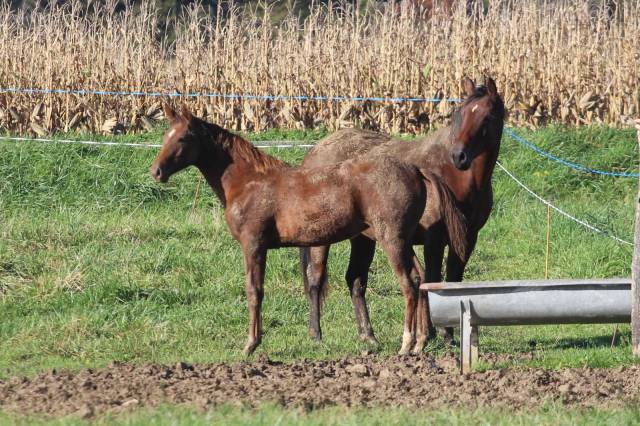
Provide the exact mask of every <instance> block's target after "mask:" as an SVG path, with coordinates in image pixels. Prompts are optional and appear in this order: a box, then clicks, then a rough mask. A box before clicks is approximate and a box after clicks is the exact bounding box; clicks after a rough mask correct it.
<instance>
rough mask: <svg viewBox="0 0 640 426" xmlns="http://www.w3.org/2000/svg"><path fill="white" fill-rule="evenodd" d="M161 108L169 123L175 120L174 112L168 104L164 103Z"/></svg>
mask: <svg viewBox="0 0 640 426" xmlns="http://www.w3.org/2000/svg"><path fill="white" fill-rule="evenodd" d="M162 108H163V109H164V116H165V117H167V120H169V121H170V122H171V123H173V122H174V121H176V112H175V111H174V110H173V108H171V107H170V106H169V104H167V103H165V104H164V105H163V106H162Z"/></svg>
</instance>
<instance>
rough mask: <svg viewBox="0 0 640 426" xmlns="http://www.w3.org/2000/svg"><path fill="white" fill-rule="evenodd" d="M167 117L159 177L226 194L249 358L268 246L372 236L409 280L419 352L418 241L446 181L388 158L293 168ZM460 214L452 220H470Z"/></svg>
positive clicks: (412, 332)
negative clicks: (238, 251) (432, 194)
mask: <svg viewBox="0 0 640 426" xmlns="http://www.w3.org/2000/svg"><path fill="white" fill-rule="evenodd" d="M165 115H166V116H167V118H168V119H169V121H170V123H171V125H170V128H169V129H168V130H167V132H166V133H165V135H164V141H163V145H162V148H161V150H160V153H159V154H158V156H157V158H156V160H155V162H154V163H153V166H152V167H151V174H152V176H153V177H154V178H155V179H156V180H158V181H160V182H166V181H167V180H168V179H169V177H170V176H171V175H172V174H174V173H176V172H178V171H180V170H182V169H184V168H186V167H188V166H195V167H197V168H198V169H199V170H200V172H201V173H202V174H203V175H204V177H205V179H206V180H207V182H208V183H209V185H210V186H211V188H212V189H213V191H214V192H215V194H216V195H217V196H218V197H219V198H220V200H221V202H222V204H223V206H224V217H225V220H226V222H227V225H228V227H229V230H230V232H231V234H232V236H233V237H234V238H235V239H236V240H237V241H238V242H239V243H240V246H241V247H242V251H243V253H244V264H245V272H246V284H245V290H246V294H247V300H248V308H249V337H248V340H247V344H246V346H245V347H244V352H245V354H250V353H252V352H253V351H254V350H255V348H256V347H257V346H258V345H259V344H260V341H261V337H262V321H261V315H260V310H261V304H262V299H263V283H264V271H265V265H266V259H267V250H268V249H274V248H279V247H289V246H317V245H329V244H333V243H336V242H338V241H342V240H345V239H349V238H352V237H355V236H357V235H359V234H361V233H363V232H367V233H370V234H371V235H372V237H374V238H375V239H376V240H377V241H378V242H379V243H380V245H381V246H382V249H383V251H384V252H385V254H386V255H387V257H388V259H389V262H390V264H391V266H392V268H393V270H394V272H395V274H396V276H397V278H398V280H399V281H400V287H401V290H402V293H403V296H404V301H405V315H404V334H403V338H402V347H401V349H400V353H407V352H408V351H409V350H410V348H411V345H412V342H413V341H414V340H415V338H416V326H415V318H414V317H415V312H416V305H417V295H418V285H419V282H420V273H419V271H418V270H417V269H416V267H415V264H414V261H413V258H414V254H413V247H412V241H413V235H414V234H415V230H416V226H417V224H418V221H419V219H420V217H421V216H422V213H423V210H424V207H425V204H426V198H427V187H429V188H435V190H436V191H446V189H445V187H444V186H443V185H442V184H441V183H440V181H439V180H438V179H437V178H435V177H434V176H433V175H431V174H430V173H429V172H428V171H426V170H425V171H420V170H419V169H418V168H416V167H415V166H412V165H408V164H405V163H402V162H400V161H398V160H395V159H393V158H391V157H385V156H379V157H377V158H375V159H371V160H361V161H356V160H349V161H344V162H342V163H339V164H333V165H329V166H323V167H314V168H296V167H288V166H287V165H285V164H284V163H282V162H281V161H280V160H278V159H276V158H274V157H271V156H269V155H267V154H265V153H264V152H261V151H259V150H258V149H256V148H255V147H254V146H253V145H252V144H251V143H249V142H248V141H246V140H244V139H243V138H241V137H239V136H236V135H234V134H232V133H230V132H228V131H227V130H225V129H223V128H221V127H219V126H217V125H215V124H211V123H207V122H205V121H203V120H201V119H199V118H197V117H194V116H192V114H191V113H190V112H189V111H188V110H186V108H184V107H183V110H182V113H181V114H177V113H176V112H175V111H173V110H172V109H171V108H170V107H168V106H166V105H165ZM443 197H446V195H445V196H443ZM448 208H449V209H453V207H452V206H451V205H450V206H448ZM451 212H453V213H451V214H449V216H450V217H451V220H458V221H459V222H460V223H461V221H462V219H460V218H459V217H457V216H456V215H455V211H454V210H451ZM452 226H455V225H452ZM417 332H418V333H422V331H421V330H420V329H418V330H417ZM417 337H418V338H422V336H421V335H420V334H419V335H418V336H417Z"/></svg>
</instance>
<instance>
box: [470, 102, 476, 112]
mask: <svg viewBox="0 0 640 426" xmlns="http://www.w3.org/2000/svg"><path fill="white" fill-rule="evenodd" d="M477 109H478V104H475V105H474V106H473V108H471V112H476V110H477Z"/></svg>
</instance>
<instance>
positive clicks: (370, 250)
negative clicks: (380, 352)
mask: <svg viewBox="0 0 640 426" xmlns="http://www.w3.org/2000/svg"><path fill="white" fill-rule="evenodd" d="M350 242H351V255H350V257H349V267H348V268H347V273H346V274H345V279H346V280H347V285H348V286H349V293H350V294H351V303H352V304H353V311H354V313H355V316H356V324H357V327H358V335H359V336H360V338H361V339H362V340H364V341H366V342H369V343H371V344H372V345H378V340H377V339H376V336H375V335H374V334H373V328H372V327H371V321H370V320H369V310H368V309H367V301H366V299H365V294H366V292H367V280H368V277H369V267H370V266H371V262H373V256H374V254H375V251H376V242H375V241H374V240H372V239H370V238H367V237H365V236H364V235H358V236H357V237H354V238H352V239H351V240H350Z"/></svg>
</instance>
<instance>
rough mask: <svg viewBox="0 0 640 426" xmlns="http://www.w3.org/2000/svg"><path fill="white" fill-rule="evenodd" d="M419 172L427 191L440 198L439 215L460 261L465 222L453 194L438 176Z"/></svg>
mask: <svg viewBox="0 0 640 426" xmlns="http://www.w3.org/2000/svg"><path fill="white" fill-rule="evenodd" d="M420 172H421V173H422V174H423V176H424V178H425V182H426V184H427V189H429V188H431V189H435V190H436V191H437V192H438V196H439V198H440V206H439V207H440V214H441V216H442V219H443V220H444V224H445V227H446V228H447V235H448V236H449V244H450V247H451V248H452V249H453V251H454V252H455V253H456V254H457V255H458V256H459V257H460V258H461V259H466V258H467V221H466V219H465V217H464V215H463V214H462V212H461V211H460V209H459V208H458V205H457V202H456V198H455V196H454V195H453V192H451V190H450V189H449V187H448V186H447V185H445V184H444V183H443V182H442V179H440V178H439V177H438V176H436V175H434V174H433V173H431V172H427V171H425V170H423V169H421V170H420ZM427 192H428V191H427ZM428 196H429V194H427V197H428ZM427 203H428V201H427Z"/></svg>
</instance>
